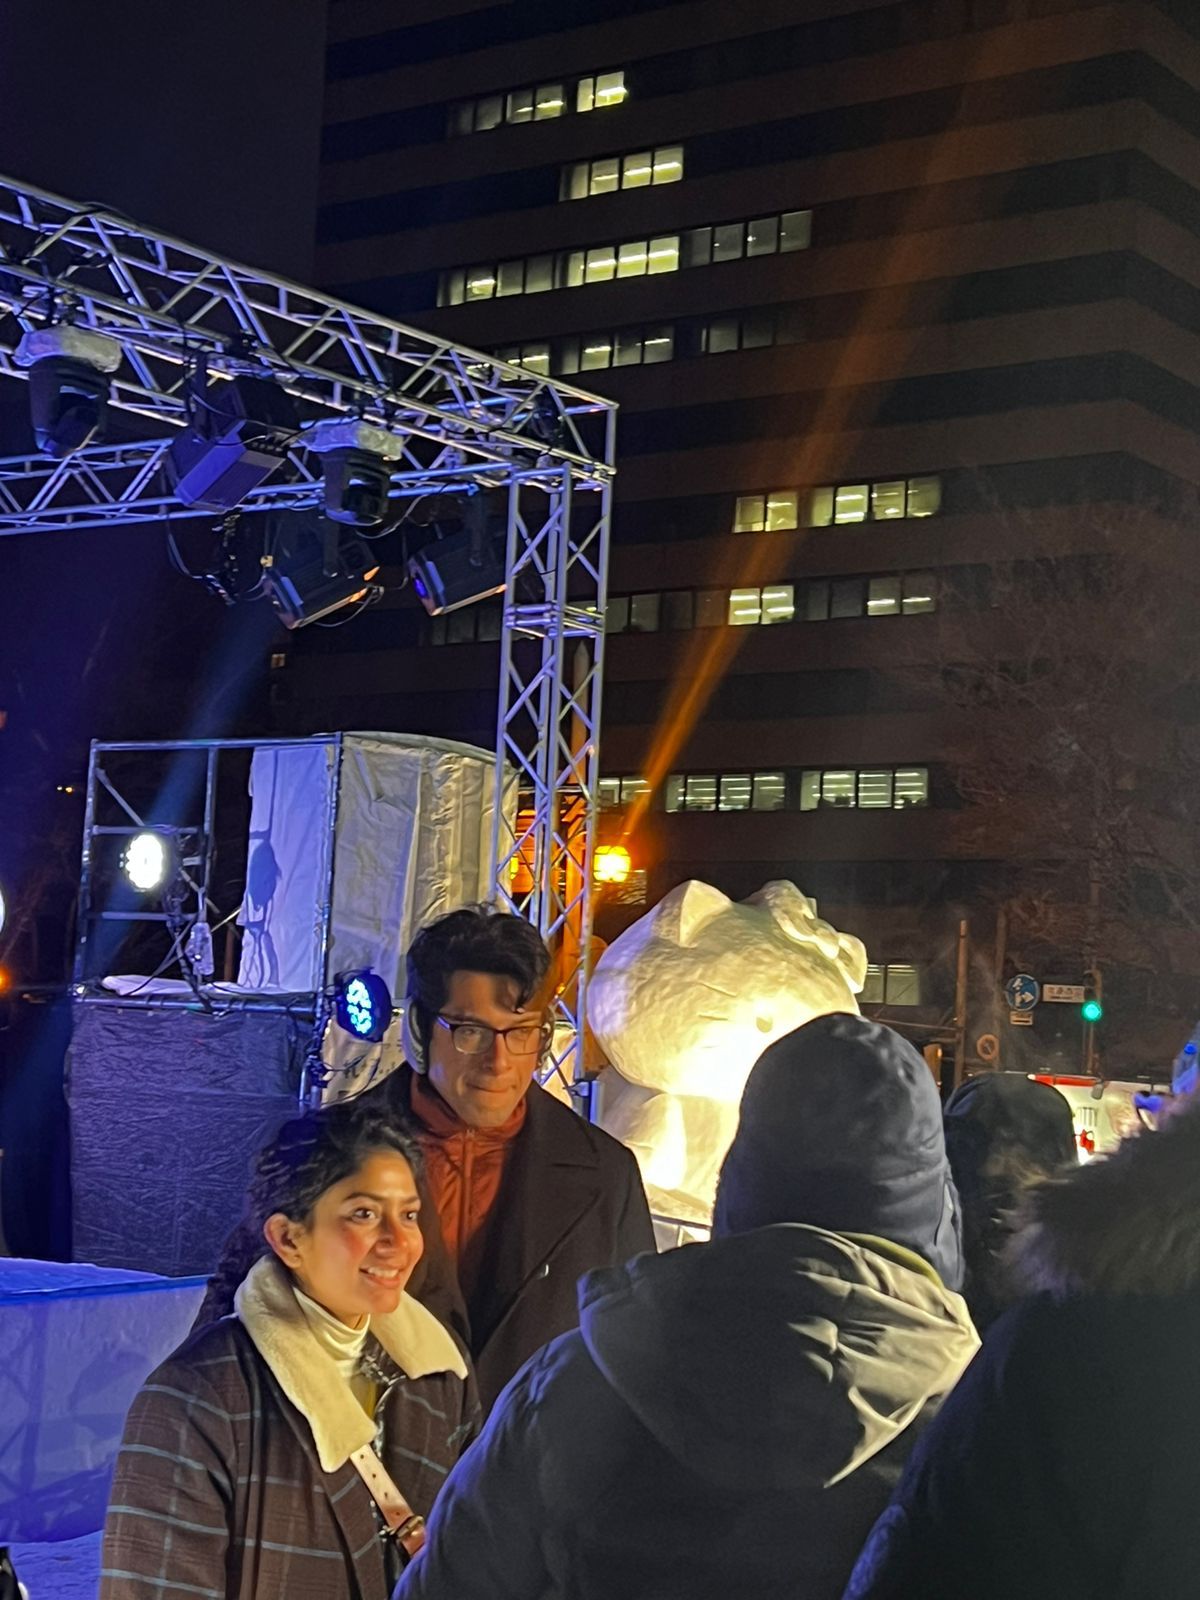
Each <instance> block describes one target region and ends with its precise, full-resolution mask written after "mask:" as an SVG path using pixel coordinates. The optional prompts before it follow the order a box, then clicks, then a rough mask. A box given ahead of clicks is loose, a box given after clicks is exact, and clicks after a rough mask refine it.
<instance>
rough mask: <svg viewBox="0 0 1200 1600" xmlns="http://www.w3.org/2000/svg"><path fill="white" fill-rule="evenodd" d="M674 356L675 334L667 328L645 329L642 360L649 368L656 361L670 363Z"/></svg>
mask: <svg viewBox="0 0 1200 1600" xmlns="http://www.w3.org/2000/svg"><path fill="white" fill-rule="evenodd" d="M674 354H675V334H674V331H673V330H672V329H671V328H669V327H662V326H660V327H655V328H647V329H646V337H645V339H644V340H643V355H642V360H643V361H645V363H646V365H647V366H649V365H651V364H652V363H653V362H656V361H670V360H671V358H672V357H673V356H674Z"/></svg>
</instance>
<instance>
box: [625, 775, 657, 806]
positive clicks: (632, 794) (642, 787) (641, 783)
mask: <svg viewBox="0 0 1200 1600" xmlns="http://www.w3.org/2000/svg"><path fill="white" fill-rule="evenodd" d="M649 793H650V785H649V784H648V783H647V782H646V780H645V778H622V779H621V804H622V805H623V806H627V805H631V804H632V803H633V801H635V800H636V799H638V798H639V796H641V795H644V794H649Z"/></svg>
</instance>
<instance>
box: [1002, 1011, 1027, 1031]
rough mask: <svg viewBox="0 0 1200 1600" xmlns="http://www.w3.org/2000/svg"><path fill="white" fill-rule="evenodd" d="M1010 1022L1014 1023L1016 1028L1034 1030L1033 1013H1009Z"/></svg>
mask: <svg viewBox="0 0 1200 1600" xmlns="http://www.w3.org/2000/svg"><path fill="white" fill-rule="evenodd" d="M1008 1020H1009V1021H1010V1022H1011V1023H1012V1025H1013V1027H1014V1028H1032V1027H1033V1012H1032V1011H1010V1012H1009V1013H1008Z"/></svg>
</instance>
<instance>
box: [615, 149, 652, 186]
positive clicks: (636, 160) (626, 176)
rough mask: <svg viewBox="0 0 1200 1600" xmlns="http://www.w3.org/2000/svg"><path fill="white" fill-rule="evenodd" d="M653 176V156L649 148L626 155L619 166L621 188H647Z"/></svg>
mask: <svg viewBox="0 0 1200 1600" xmlns="http://www.w3.org/2000/svg"><path fill="white" fill-rule="evenodd" d="M653 176H654V157H653V156H652V155H651V154H650V152H649V150H639V151H637V152H636V154H634V155H631V156H626V157H625V161H624V164H623V166H622V168H621V187H622V189H647V188H649V186H650V180H651V178H652V177H653Z"/></svg>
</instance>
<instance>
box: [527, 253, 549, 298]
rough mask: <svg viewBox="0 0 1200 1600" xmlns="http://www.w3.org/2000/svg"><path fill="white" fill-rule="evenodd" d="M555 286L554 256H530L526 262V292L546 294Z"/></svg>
mask: <svg viewBox="0 0 1200 1600" xmlns="http://www.w3.org/2000/svg"><path fill="white" fill-rule="evenodd" d="M553 287H554V257H553V256H530V258H529V260H528V261H527V262H526V263H525V293H526V294H545V292H546V291H547V290H548V289H553Z"/></svg>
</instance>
